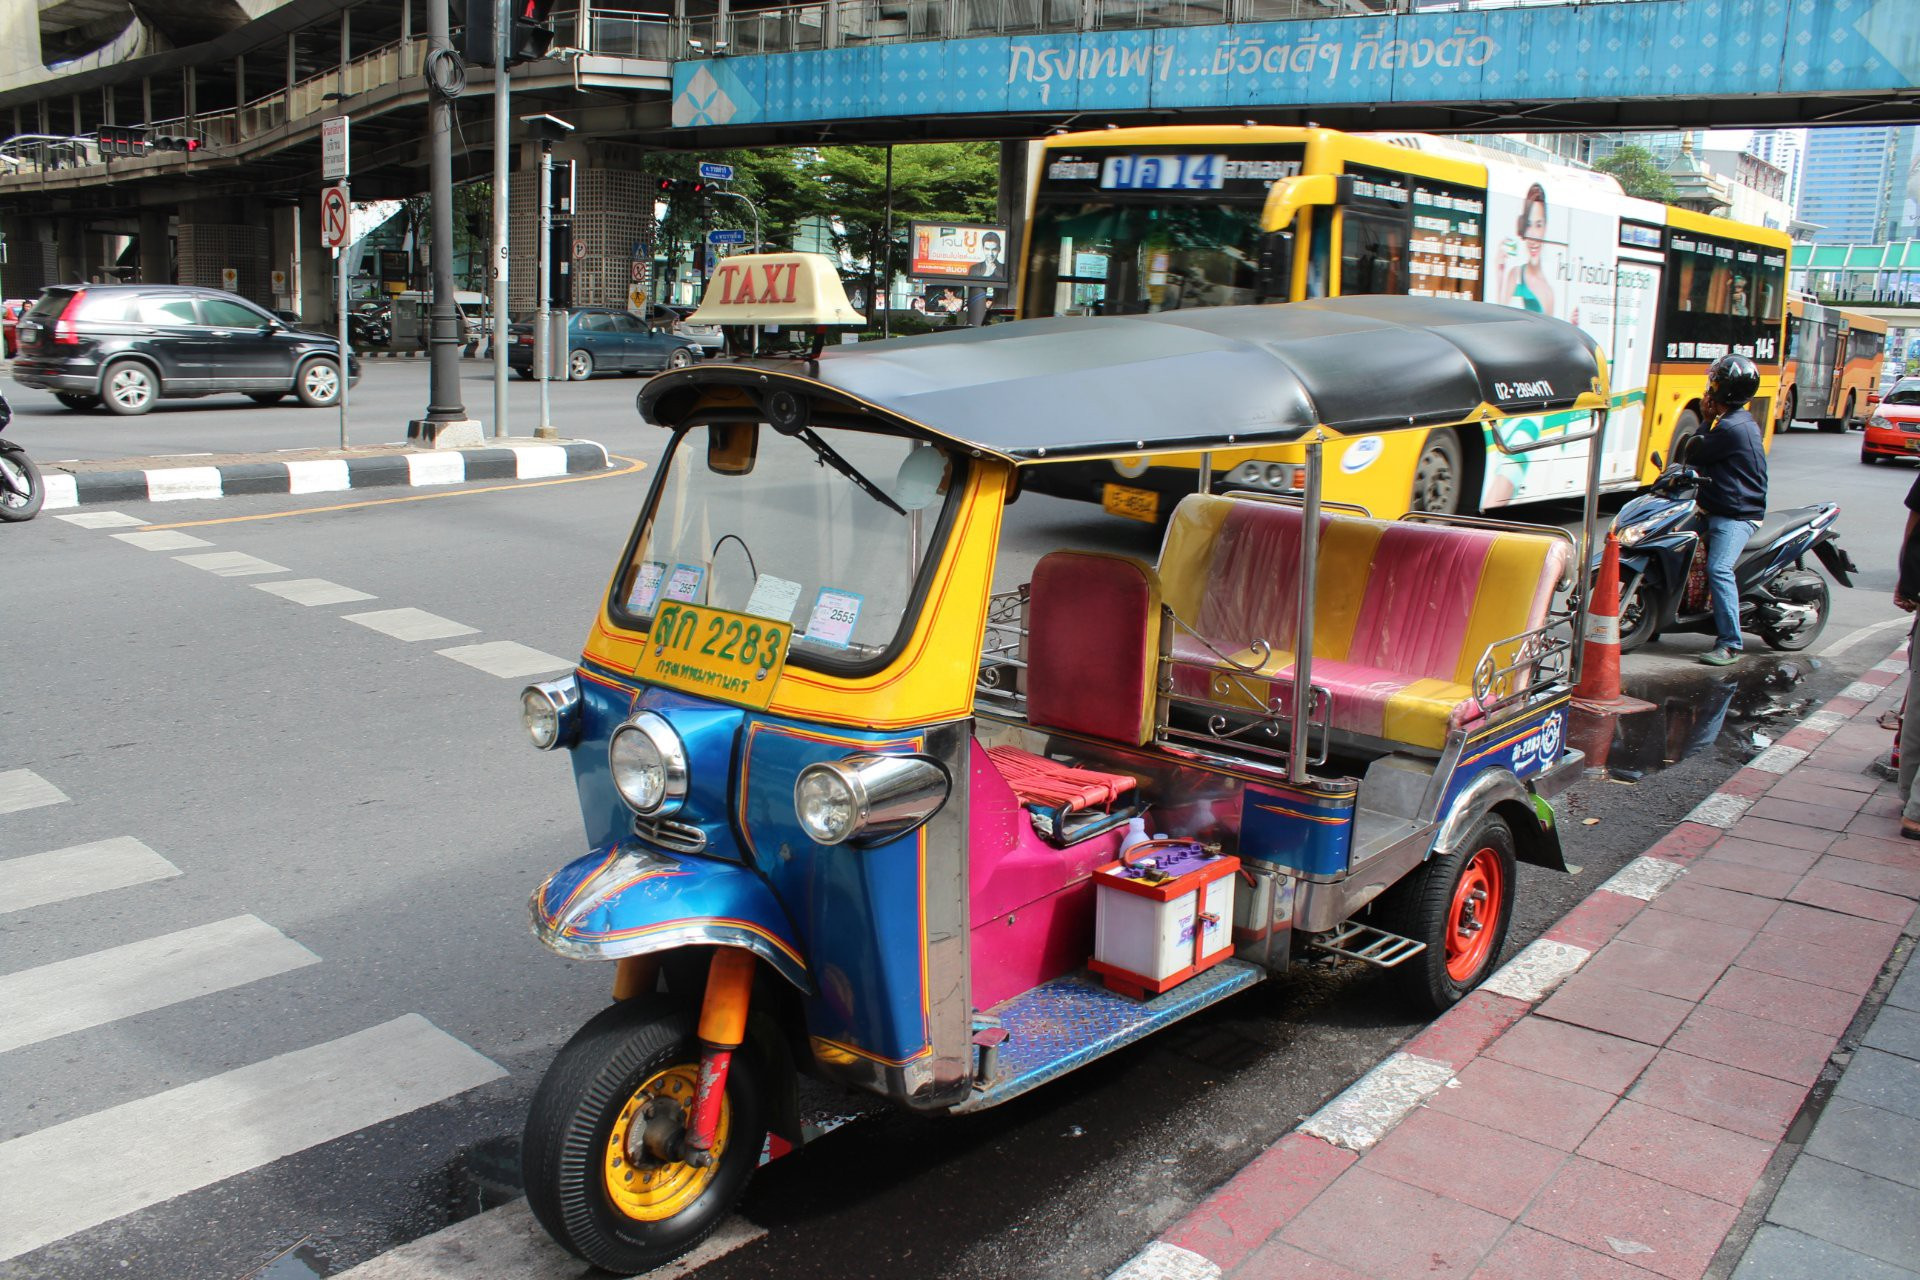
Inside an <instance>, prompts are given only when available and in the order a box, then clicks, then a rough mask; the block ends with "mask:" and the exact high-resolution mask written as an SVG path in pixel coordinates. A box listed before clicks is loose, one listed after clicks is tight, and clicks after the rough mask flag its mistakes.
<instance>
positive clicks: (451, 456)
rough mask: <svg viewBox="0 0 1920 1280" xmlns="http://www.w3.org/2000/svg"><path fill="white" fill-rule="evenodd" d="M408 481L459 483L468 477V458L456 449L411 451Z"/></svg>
mask: <svg viewBox="0 0 1920 1280" xmlns="http://www.w3.org/2000/svg"><path fill="white" fill-rule="evenodd" d="M406 459H407V483H408V484H411V485H423V484H459V483H461V482H462V481H464V480H465V479H466V478H467V460H466V459H465V458H463V457H461V456H460V454H459V453H458V452H456V451H454V450H448V451H447V452H445V453H409V454H407V455H406Z"/></svg>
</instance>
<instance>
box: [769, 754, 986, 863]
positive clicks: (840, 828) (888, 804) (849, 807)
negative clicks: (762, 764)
mask: <svg viewBox="0 0 1920 1280" xmlns="http://www.w3.org/2000/svg"><path fill="white" fill-rule="evenodd" d="M948 790H949V784H948V781H947V771H946V770H945V769H943V768H941V767H940V766H939V765H938V764H936V763H934V762H933V761H932V760H929V759H927V758H926V757H924V756H893V755H854V756H848V757H846V758H845V759H844V760H828V761H822V762H821V763H819V764H810V765H808V766H807V767H806V768H804V769H802V770H801V771H800V777H799V778H798V779H797V780H795V782H794V784H793V809H794V813H795V815H796V816H797V817H798V818H799V820H800V829H801V830H802V831H805V832H806V833H807V836H808V838H809V839H811V840H812V841H813V842H814V843H816V844H845V843H846V842H847V841H849V840H852V839H853V838H854V837H856V836H858V837H860V843H861V844H882V843H885V842H886V841H888V840H893V839H896V838H898V837H900V836H903V835H905V834H906V833H907V832H909V831H912V830H913V829H914V828H915V827H917V826H919V825H920V824H921V823H923V822H925V821H926V820H927V819H928V818H931V817H932V816H933V815H934V814H935V813H938V812H939V811H940V806H941V805H943V804H945V803H946V802H947V792H948Z"/></svg>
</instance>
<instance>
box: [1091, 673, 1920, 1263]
mask: <svg viewBox="0 0 1920 1280" xmlns="http://www.w3.org/2000/svg"><path fill="white" fill-rule="evenodd" d="M1904 669H1905V663H1904V662H1903V661H1900V660H1897V657H1896V658H1895V659H1889V660H1888V661H1887V662H1883V663H1881V664H1880V666H1878V667H1876V668H1875V669H1874V670H1872V671H1870V672H1868V673H1867V674H1866V676H1865V677H1864V678H1863V679H1862V680H1861V681H1860V682H1858V683H1856V684H1854V685H1851V686H1849V687H1848V688H1847V689H1845V690H1843V691H1842V693H1841V696H1840V697H1838V698H1835V699H1834V700H1833V701H1831V702H1829V703H1828V704H1827V705H1826V707H1825V708H1823V709H1822V710H1821V711H1820V712H1818V713H1816V714H1815V715H1813V716H1811V717H1809V718H1808V719H1807V720H1806V721H1804V722H1802V724H1801V725H1800V726H1799V727H1797V728H1795V729H1794V730H1793V731H1792V732H1790V733H1788V734H1787V735H1786V736H1785V737H1783V738H1782V739H1781V740H1780V741H1779V743H1777V744H1776V745H1775V746H1773V747H1771V748H1769V749H1768V750H1767V751H1766V752H1764V753H1763V754H1762V755H1761V756H1760V757H1759V758H1757V759H1756V760H1755V761H1754V762H1753V763H1752V764H1751V765H1749V766H1748V767H1746V768H1744V769H1742V770H1740V772H1738V773H1736V774H1735V775H1734V776H1733V777H1732V778H1731V779H1729V780H1728V782H1727V783H1726V785H1725V786H1724V787H1722V788H1721V790H1720V791H1718V792H1716V793H1715V794H1714V795H1713V796H1710V797H1708V799H1707V800H1705V801H1703V802H1702V803H1701V804H1700V805H1699V806H1698V807H1697V808H1696V809H1695V810H1694V811H1693V812H1692V813H1691V814H1689V815H1688V820H1687V821H1684V822H1682V823H1681V824H1680V825H1679V826H1677V827H1676V828H1675V829H1674V830H1673V831H1672V832H1671V833H1670V834H1669V835H1667V836H1666V837H1665V838H1664V839H1662V840H1661V841H1660V842H1659V843H1658V844H1656V845H1654V847H1653V848H1651V849H1649V850H1648V851H1647V853H1646V854H1645V855H1644V856H1643V857H1641V858H1639V859H1636V860H1635V861H1634V862H1633V863H1630V864H1629V865H1628V866H1627V867H1625V868H1623V869H1622V870H1621V872H1620V873H1619V874H1617V875H1615V876H1614V877H1613V878H1612V879H1611V880H1609V881H1607V882H1606V884H1604V885H1602V886H1601V887H1600V888H1599V889H1598V890H1596V891H1595V892H1594V893H1593V894H1592V895H1591V896H1590V897H1588V898H1587V899H1586V900H1585V901H1584V902H1582V903H1581V904H1580V905H1579V906H1578V907H1576V908H1575V909H1574V910H1573V911H1572V912H1571V913H1569V914H1568V915H1567V916H1566V917H1565V918H1564V919H1562V920H1561V921H1560V922H1559V923H1558V924H1557V925H1555V926H1554V927H1553V928H1552V929H1550V930H1549V931H1548V932H1547V933H1546V934H1545V935H1544V937H1542V938H1541V939H1540V940H1539V941H1536V942H1535V943H1533V944H1532V945H1530V946H1529V947H1527V948H1526V949H1525V950H1524V951H1522V952H1521V953H1520V955H1519V956H1517V957H1515V959H1514V960H1513V961H1512V962H1511V963H1510V964H1508V965H1507V966H1506V967H1505V968H1504V969H1502V970H1501V972H1500V973H1498V974H1496V975H1495V976H1494V978H1493V979H1491V980H1490V981H1489V982H1488V983H1487V984H1486V985H1485V986H1483V987H1482V988H1481V989H1480V990H1478V991H1476V992H1474V993H1473V994H1472V995H1470V996H1469V997H1467V999H1466V1000H1464V1001H1462V1002H1461V1003H1460V1004H1459V1005H1458V1006H1456V1007H1455V1008H1454V1009H1452V1010H1451V1011H1449V1012H1448V1013H1447V1014H1445V1015H1444V1016H1443V1017H1441V1018H1440V1019H1438V1020H1437V1021H1435V1022H1434V1023H1433V1024H1432V1025H1431V1026H1429V1027H1428V1028H1427V1029H1426V1030H1425V1031H1423V1032H1421V1033H1420V1034H1419V1035H1418V1036H1416V1037H1415V1038H1414V1039H1413V1040H1411V1041H1410V1042H1408V1043H1407V1044H1406V1045H1405V1046H1404V1047H1403V1049H1402V1050H1401V1051H1400V1052H1399V1053H1396V1054H1394V1055H1393V1056H1392V1057H1390V1058H1388V1059H1387V1060H1386V1061H1385V1062H1383V1063H1381V1064H1380V1065H1379V1066H1378V1067H1376V1068H1375V1069H1374V1070H1373V1071H1372V1072H1370V1073H1369V1074H1368V1075H1367V1076H1365V1077H1363V1078H1362V1079H1361V1080H1360V1081H1358V1082H1356V1083H1355V1084H1354V1085H1353V1086H1352V1087H1351V1088H1349V1089H1348V1090H1347V1091H1346V1092H1344V1093H1342V1094H1341V1095H1340V1096H1339V1097H1337V1098H1335V1099H1334V1100H1333V1101H1332V1102H1330V1103H1328V1104H1327V1106H1326V1107H1325V1108H1323V1109H1322V1110H1321V1111H1320V1112H1319V1113H1317V1114H1316V1115H1314V1116H1313V1117H1311V1118H1309V1119H1308V1120H1307V1122H1306V1123H1305V1124H1303V1125H1302V1126H1301V1127H1300V1128H1299V1129H1298V1130H1296V1131H1295V1132H1293V1133H1291V1134H1289V1135H1287V1136H1286V1137H1285V1138H1283V1139H1281V1140H1280V1142H1278V1143H1276V1144H1275V1145H1274V1146H1273V1147H1272V1148H1270V1149H1269V1150H1268V1151H1266V1152H1265V1153H1264V1154H1262V1155H1261V1156H1260V1157H1259V1158H1257V1159H1256V1160H1254V1161H1253V1162H1252V1163H1251V1164H1249V1165H1248V1166H1247V1167H1246V1168H1245V1169H1243V1170H1241V1172H1240V1173H1239V1174H1238V1175H1236V1176H1235V1177H1234V1178H1233V1179H1232V1180H1231V1181H1230V1182H1228V1183H1227V1184H1226V1185H1225V1186H1224V1187H1222V1188H1220V1189H1219V1190H1218V1191H1216V1192H1215V1193H1214V1194H1213V1195H1212V1196H1211V1197H1209V1198H1208V1199H1207V1200H1206V1201H1205V1202H1204V1203H1202V1204H1201V1205H1200V1206H1199V1207H1198V1208H1196V1209H1195V1210H1194V1211H1193V1212H1192V1213H1191V1214H1189V1215H1188V1216H1187V1217H1186V1218H1185V1219H1183V1220H1182V1221H1180V1222H1178V1223H1176V1224H1175V1225H1174V1226H1173V1227H1171V1228H1170V1229H1168V1230H1167V1231H1165V1232H1164V1233H1162V1235H1161V1236H1160V1238H1159V1239H1158V1240H1157V1241H1155V1242H1154V1243H1153V1244H1151V1245H1149V1246H1148V1247H1147V1248H1146V1249H1145V1250H1143V1251H1142V1252H1141V1253H1140V1254H1139V1255H1138V1256H1137V1257H1135V1258H1134V1259H1133V1260H1132V1261H1131V1262H1129V1263H1128V1264H1127V1265H1126V1266H1125V1267H1123V1268H1122V1269H1121V1270H1120V1271H1118V1272H1116V1273H1115V1274H1114V1276H1113V1277H1112V1280H1213V1278H1215V1277H1220V1276H1231V1277H1234V1280H1248V1278H1257V1277H1288V1278H1290V1280H1291V1278H1294V1277H1301V1278H1305V1277H1315V1278H1320V1277H1325V1278H1328V1280H1348V1278H1354V1277H1367V1278H1374V1280H1388V1278H1390V1277H1401V1276H1413V1275H1419V1276H1427V1275H1450V1276H1462V1277H1465V1276H1474V1277H1482V1278H1483V1280H1495V1278H1496V1277H1499V1278H1512V1280H1539V1278H1541V1277H1580V1278H1581V1280H1588V1278H1595V1280H1598V1278H1600V1277H1621V1278H1622V1280H1647V1277H1648V1276H1650V1275H1660V1276H1668V1277H1675V1278H1677V1280H1694V1278H1695V1277H1699V1276H1701V1275H1702V1274H1704V1273H1705V1271H1706V1270H1707V1267H1708V1264H1709V1263H1710V1262H1711V1261H1712V1260H1713V1259H1714V1256H1715V1254H1716V1252H1717V1251H1718V1250H1719V1249H1720V1248H1721V1245H1722V1242H1723V1241H1724V1240H1725V1239H1726V1237H1727V1234H1728V1231H1729V1230H1730V1229H1731V1228H1732V1227H1733V1226H1734V1222H1735V1218H1736V1217H1737V1216H1738V1215H1739V1213H1740V1211H1741V1208H1742V1206H1743V1205H1744V1204H1745V1203H1746V1202H1747V1200H1748V1197H1749V1195H1750V1194H1752V1193H1754V1192H1755V1189H1756V1184H1757V1183H1758V1180H1759V1178H1760V1175H1761V1173H1762V1171H1763V1170H1764V1169H1765V1167H1766V1165H1767V1163H1768V1161H1769V1160H1770V1159H1771V1158H1772V1157H1773V1154H1774V1152H1775V1150H1776V1149H1777V1148H1778V1147H1779V1145H1780V1142H1781V1140H1782V1138H1783V1137H1784V1136H1785V1135H1786V1133H1787V1129H1788V1126H1789V1125H1790V1124H1791V1123H1792V1121H1793V1119H1794V1117H1795V1116H1796V1114H1797V1113H1798V1112H1799V1110H1800V1108H1801V1105H1802V1103H1803V1102H1804V1101H1805V1100H1806V1098H1807V1095H1808V1092H1809V1090H1810V1089H1811V1087H1812V1086H1813V1084H1814V1082H1815V1080H1816V1079H1817V1078H1818V1077H1819V1075H1820V1073H1821V1071H1822V1069H1823V1068H1824V1067H1825V1066H1826V1064H1827V1062H1828V1058H1829V1055H1830V1054H1831V1053H1832V1052H1833V1050H1834V1048H1835V1046H1836V1045H1837V1044H1838V1042H1839V1039H1840V1037H1841V1034H1842V1033H1843V1032H1844V1030H1845V1029H1846V1027H1847V1026H1848V1024H1849V1022H1850V1021H1851V1020H1852V1018H1853V1016H1854V1013H1855V1011H1856V1010H1857V1009H1858V1008H1859V1006H1860V1004H1861V1001H1862V998H1863V997H1864V996H1865V994H1866V993H1867V991H1868V989H1869V988H1870V987H1871V986H1872V985H1873V984H1874V982H1875V980H1876V979H1877V977H1878V976H1879V974H1880V972H1881V970H1882V968H1883V966H1884V965H1885V964H1886V962H1887V959H1888V957H1889V956H1890V955H1891V954H1892V953H1893V951H1894V948H1895V945H1896V943H1897V942H1898V940H1899V936H1900V932H1901V929H1902V928H1903V926H1905V925H1906V923H1907V922H1908V920H1909V919H1910V918H1911V917H1912V915H1913V913H1914V907H1915V900H1916V899H1920V846H1916V845H1914V844H1913V843H1911V842H1905V841H1902V840H1900V839H1899V838H1898V835H1897V826H1898V818H1897V814H1898V806H1897V802H1896V801H1895V799H1894V797H1893V794H1892V792H1893V788H1892V786H1891V785H1890V784H1885V783H1881V782H1880V781H1879V780H1878V779H1877V778H1876V777H1874V776H1873V775H1871V774H1869V773H1868V772H1867V766H1868V765H1869V764H1870V763H1871V761H1872V760H1873V759H1874V757H1875V756H1876V755H1879V754H1881V753H1883V752H1884V751H1885V750H1886V749H1887V747H1888V746H1889V745H1890V735H1889V734H1888V733H1887V731H1886V730H1884V729H1882V728H1880V727H1879V726H1878V725H1877V723H1876V718H1877V716H1878V714H1879V712H1880V711H1881V710H1883V709H1886V708H1888V707H1891V706H1893V705H1894V704H1895V700H1896V699H1897V697H1898V696H1899V694H1900V693H1901V691H1902V689H1903V688H1904V684H1903V683H1902V682H1900V680H1899V675H1900V673H1901V672H1902V671H1904ZM1889 686H1891V687H1889ZM1764 1194H1770V1192H1766V1193H1764Z"/></svg>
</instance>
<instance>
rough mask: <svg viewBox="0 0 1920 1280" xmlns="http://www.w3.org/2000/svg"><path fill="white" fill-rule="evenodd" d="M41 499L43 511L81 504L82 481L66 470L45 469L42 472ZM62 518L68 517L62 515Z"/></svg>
mask: <svg viewBox="0 0 1920 1280" xmlns="http://www.w3.org/2000/svg"><path fill="white" fill-rule="evenodd" d="M40 491H41V493H42V494H43V495H45V496H43V497H42V498H41V499H40V509H41V510H42V511H59V510H61V509H62V508H64V507H77V506H79V505H80V482H79V481H78V480H76V479H75V478H74V477H73V476H72V475H71V474H70V473H68V472H65V471H51V472H48V471H43V472H41V473H40ZM61 519H63V520H64V519H66V517H65V516H62V517H61Z"/></svg>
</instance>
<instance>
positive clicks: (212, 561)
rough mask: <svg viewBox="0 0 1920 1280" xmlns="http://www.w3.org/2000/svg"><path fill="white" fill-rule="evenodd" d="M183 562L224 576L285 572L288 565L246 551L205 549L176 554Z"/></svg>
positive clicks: (235, 576)
mask: <svg viewBox="0 0 1920 1280" xmlns="http://www.w3.org/2000/svg"><path fill="white" fill-rule="evenodd" d="M174 559H175V560H178V561H179V562H180V563H181V564H185V565H192V566H193V567H194V568H196V569H205V570H206V571H207V572H208V573H217V574H219V575H220V576H221V577H223V578H247V577H252V576H253V575H254V574H256V573H285V572H286V571H287V566H285V565H283V564H275V563H273V561H271V560H262V559H261V558H260V557H259V556H250V555H248V554H247V553H246V552H244V551H203V552H201V553H200V554H199V555H197V556H175V557H174Z"/></svg>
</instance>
